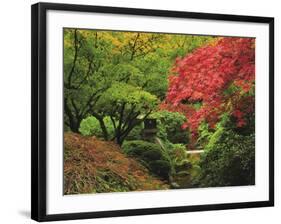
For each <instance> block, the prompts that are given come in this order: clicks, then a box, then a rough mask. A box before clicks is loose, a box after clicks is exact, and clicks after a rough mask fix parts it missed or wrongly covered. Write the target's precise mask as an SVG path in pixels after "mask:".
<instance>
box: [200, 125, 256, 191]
mask: <svg viewBox="0 0 281 224" xmlns="http://www.w3.org/2000/svg"><path fill="white" fill-rule="evenodd" d="M199 166H200V172H199V177H198V179H197V180H196V182H197V183H198V184H199V185H200V186H202V187H210V186H236V185H253V184H254V183H255V136H254V134H252V135H238V134H237V133H235V132H234V131H230V130H224V132H223V133H221V135H220V137H219V138H218V139H217V141H216V142H213V144H211V145H208V148H206V149H205V152H204V154H203V155H202V157H201V160H200V162H199Z"/></svg>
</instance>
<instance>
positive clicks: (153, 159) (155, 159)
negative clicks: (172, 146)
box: [122, 140, 171, 179]
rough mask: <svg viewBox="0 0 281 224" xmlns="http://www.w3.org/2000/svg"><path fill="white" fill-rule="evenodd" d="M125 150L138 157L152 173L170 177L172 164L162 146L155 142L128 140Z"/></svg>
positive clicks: (124, 145)
mask: <svg viewBox="0 0 281 224" xmlns="http://www.w3.org/2000/svg"><path fill="white" fill-rule="evenodd" d="M122 148H123V151H124V152H125V153H126V154H127V155H129V156H132V157H134V158H137V159H138V160H139V161H140V162H141V163H142V164H143V165H144V166H146V167H147V168H148V169H149V170H150V171H151V172H152V173H154V174H155V175H158V176H160V177H162V178H164V179H168V178H169V175H170V172H171V164H170V163H169V160H168V158H167V157H166V155H165V153H163V151H162V149H161V147H160V146H159V145H157V144H155V143H151V142H146V141H142V140H135V141H126V142H125V143H124V144H123V146H122Z"/></svg>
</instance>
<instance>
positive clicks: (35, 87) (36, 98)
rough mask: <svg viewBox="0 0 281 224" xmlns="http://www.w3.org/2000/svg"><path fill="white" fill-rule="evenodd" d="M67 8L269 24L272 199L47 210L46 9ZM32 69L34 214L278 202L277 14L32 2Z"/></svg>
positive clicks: (138, 211)
mask: <svg viewBox="0 0 281 224" xmlns="http://www.w3.org/2000/svg"><path fill="white" fill-rule="evenodd" d="M48 10H63V11H75V12H100V13H111V14H124V15H141V16H156V17H159V16H161V17H175V18H192V19H205V20H217V21H219V20H221V21H235V22H254V23H264V24H269V76H270V77H269V183H268V185H269V200H267V201H256V202H243V203H226V204H211V205H210V204H208V205H196V206H178V207H160V208H145V209H132V210H114V211H101V212H85V213H69V214H54V215H48V214H46V144H47V142H46V128H47V120H46V115H47V114H46V110H47V105H46V95H47V93H46V89H47V88H46V47H47V46H46V37H47V33H46V12H47V11H48ZM31 26H32V31H31V36H32V38H31V41H32V48H31V59H32V64H31V73H32V84H31V85H32V89H31V95H32V99H31V101H32V105H31V111H32V114H31V120H32V123H31V126H32V135H31V136H32V141H31V143H32V156H31V160H32V164H31V176H32V180H31V195H32V198H31V218H32V219H34V220H37V221H54V220H70V219H85V218H100V217H115V216H132V215H146V214H161V213H177V212H192V211H205V210H222V209H237V208H254V207H267V206H274V18H270V17H256V16H240V15H224V14H211V13H194V12H183V11H163V10H151V9H136V8H118V7H103V6H89V5H73V4H55V3H37V4H34V5H32V18H31Z"/></svg>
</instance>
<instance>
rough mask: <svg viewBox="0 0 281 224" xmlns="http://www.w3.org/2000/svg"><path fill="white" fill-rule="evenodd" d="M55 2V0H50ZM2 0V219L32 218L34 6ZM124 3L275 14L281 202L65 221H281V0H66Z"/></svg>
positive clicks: (19, 0)
mask: <svg viewBox="0 0 281 224" xmlns="http://www.w3.org/2000/svg"><path fill="white" fill-rule="evenodd" d="M50 1H51V0H50ZM35 2H36V1H34V0H32V1H24V0H11V1H2V2H1V7H0V18H1V19H0V105H1V107H0V223H13V224H18V223H35V222H34V221H32V220H30V218H29V216H30V5H31V4H32V3H35ZM60 2H62V3H77V4H91V5H105V6H119V7H135V8H152V9H167V10H168V9H169V10H184V11H195V12H211V13H226V14H244V15H257V16H271V17H272V16H273V17H275V34H276V35H275V63H276V66H275V88H276V90H275V105H276V108H275V114H276V117H275V124H276V126H275V138H276V141H275V161H276V166H275V170H276V175H275V179H276V196H275V198H276V206H275V207H274V208H255V209H237V210H225V211H210V212H195V213H181V214H168V215H149V216H135V217H121V218H106V219H96V220H76V221H68V222H60V223H69V224H70V223H82V224H86V223H96V224H109V223H110V224H112V223H122V224H129V223H130V224H131V223H134V224H140V223H165V224H166V223H176V222H179V223H183V222H184V223H193V224H201V223H216V224H220V223H227V224H234V223H235V224H237V223H255V224H259V223H272V224H274V223H279V222H280V221H279V222H278V220H279V219H280V217H281V215H280V212H281V198H280V190H279V189H280V187H281V178H280V174H281V172H280V168H281V166H280V162H279V160H280V159H279V158H280V156H281V154H280V151H279V148H280V147H281V141H280V139H279V137H280V131H281V129H280V128H281V123H280V114H281V106H280V97H281V89H280V88H279V89H278V88H277V87H279V86H280V84H281V79H280V77H279V74H280V72H281V70H280V64H279V63H277V62H279V61H280V59H281V58H280V52H281V49H280V47H281V46H280V39H281V35H280V20H281V15H280V5H279V1H278V0H276V1H274V0H267V1H265V0H255V1H251V0H248V1H246V0H229V1H226V0H211V1H209V0H172V1H164V0H154V1H152V0H118V1H116V0H115V1H114V0H92V1H91V0H80V1H79V0H68V1H65V0H60Z"/></svg>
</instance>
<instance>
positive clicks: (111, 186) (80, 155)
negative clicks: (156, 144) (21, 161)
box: [64, 133, 169, 194]
mask: <svg viewBox="0 0 281 224" xmlns="http://www.w3.org/2000/svg"><path fill="white" fill-rule="evenodd" d="M168 188H169V185H168V184H167V183H165V182H163V181H161V180H159V179H158V178H156V177H154V176H151V174H150V173H149V171H148V170H147V169H146V168H145V167H144V166H142V165H141V164H140V163H139V162H137V161H136V160H134V159H133V158H129V157H127V156H126V155H124V154H123V153H122V152H121V149H120V147H119V146H118V145H116V144H115V143H113V142H105V141H101V140H98V139H97V138H95V137H83V136H81V135H79V134H73V133H65V134H64V194H81V193H105V192H125V191H143V190H160V189H168Z"/></svg>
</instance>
